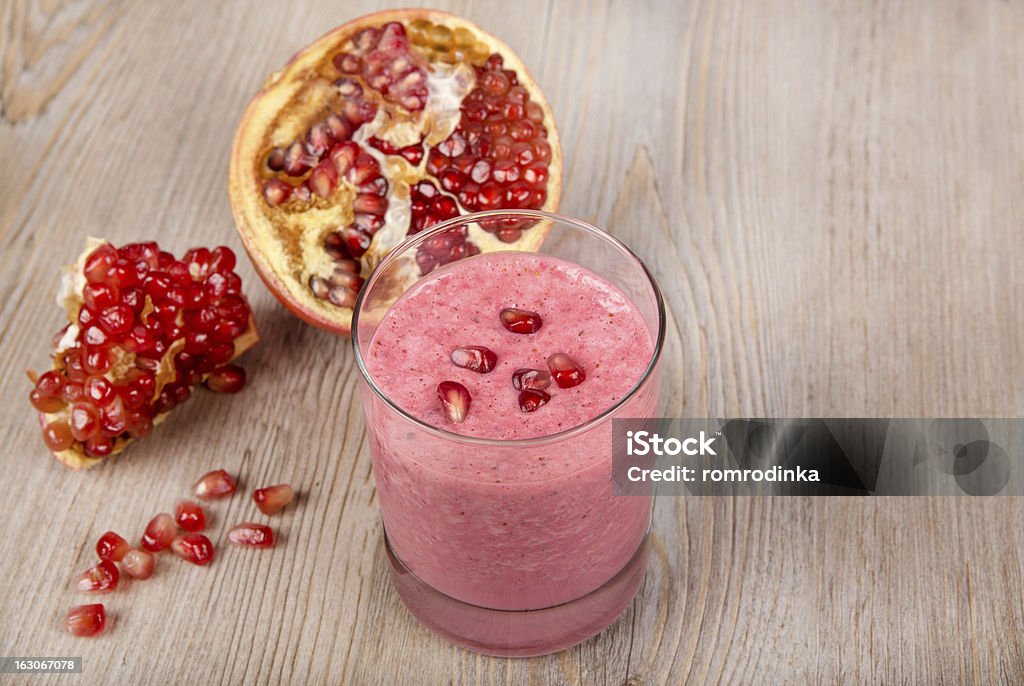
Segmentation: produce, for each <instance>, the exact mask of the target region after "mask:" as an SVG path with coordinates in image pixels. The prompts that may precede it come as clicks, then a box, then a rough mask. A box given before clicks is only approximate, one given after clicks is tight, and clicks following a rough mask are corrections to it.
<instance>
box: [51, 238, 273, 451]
mask: <svg viewBox="0 0 1024 686" xmlns="http://www.w3.org/2000/svg"><path fill="white" fill-rule="evenodd" d="M107 242H108V241H105V240H103V239H100V238H93V237H91V236H90V237H89V238H88V239H87V240H86V248H85V250H84V251H83V252H82V254H81V255H80V256H79V258H78V259H77V260H76V261H75V263H74V264H73V265H71V266H67V267H64V275H63V278H62V281H61V288H60V291H59V292H58V294H57V304H58V305H60V306H61V307H62V308H64V311H65V312H66V313H67V315H68V321H69V322H70V323H74V322H76V321H77V319H78V311H79V309H80V308H81V304H82V298H81V294H82V287H83V286H84V285H85V278H84V277H81V279H79V278H78V277H80V276H81V274H82V265H84V264H85V258H87V257H88V256H89V255H90V254H91V253H92V252H93V251H94V250H95V249H96V248H97V247H99V246H100V245H103V244H105V243H107ZM241 297H242V299H243V300H245V301H246V303H247V304H248V302H249V301H248V299H246V298H245V296H244V295H241ZM249 309H250V312H251V311H252V308H251V307H250V308H249ZM259 340H260V336H259V331H258V330H257V328H256V320H255V319H254V318H253V317H252V315H250V316H249V324H248V326H247V327H246V330H245V331H243V332H242V333H241V334H240V335H239V336H238V338H236V339H235V340H234V343H233V345H234V354H233V355H232V356H231V359H232V360H234V359H236V358H238V357H239V356H240V355H242V353H244V352H246V351H247V350H249V349H250V348H252V347H253V346H254V345H256V343H258V342H259ZM184 345H185V341H184V339H179V340H177V341H175V342H174V343H172V344H171V345H170V346H168V348H167V352H166V353H164V355H163V357H162V358H160V367H159V369H158V370H157V372H156V375H155V381H156V383H155V389H154V392H153V398H156V397H158V396H159V395H160V391H162V390H163V389H164V386H166V385H167V384H168V383H170V382H171V381H173V380H174V376H175V370H174V356H175V355H176V354H177V353H179V352H180V351H181V349H182V348H183V347H184ZM62 357H63V351H61V350H58V351H57V353H56V354H55V356H54V363H53V367H52V368H53V369H57V370H60V369H62V368H63V365H62V364H61V359H62ZM115 366H116V365H115ZM207 377H209V374H206V375H204V376H203V377H202V380H201V381H200V383H202V382H203V381H205V380H206V379H207ZM65 414H66V413H65V412H63V411H62V412H56V413H49V412H40V413H39V425H40V427H45V426H46V425H47V424H49V423H50V422H53V421H56V420H57V419H61V418H63V417H64V416H65ZM169 414H170V412H162V413H160V414H158V415H156V416H154V417H153V426H156V425H158V424H160V423H162V422H163V421H164V420H165V419H167V416H168V415H169ZM133 442H134V439H132V438H130V437H118V438H117V439H115V440H114V448H113V450H112V451H111V453H110V454H109V455H104V456H103V457H92V456H90V455H87V454H86V453H85V451H84V449H83V447H82V445H81V444H79V443H75V445H73V446H72V447H70V448H68V449H67V450H61V451H57V452H54V451H50V452H51V454H52V455H53V456H54V457H55V458H57V461H58V462H60V463H61V464H63V465H64V466H65V467H67V468H69V469H71V470H73V471H80V470H83V469H89V468H91V467H95V466H96V465H98V464H99V463H100V462H103V461H104V460H107V459H110V458H112V457H114V456H115V455H117V454H118V453H120V452H121V451H123V450H124V449H125V448H127V447H128V446H129V445H130V444H131V443H133Z"/></svg>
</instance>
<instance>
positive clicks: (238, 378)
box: [206, 364, 245, 393]
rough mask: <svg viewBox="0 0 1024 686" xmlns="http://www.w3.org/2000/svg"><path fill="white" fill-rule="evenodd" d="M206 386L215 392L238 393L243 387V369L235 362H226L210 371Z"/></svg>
mask: <svg viewBox="0 0 1024 686" xmlns="http://www.w3.org/2000/svg"><path fill="white" fill-rule="evenodd" d="M206 387H207V388H209V389H210V390H211V391H216V392H217V393H238V392H239V391H240V390H242V389H243V388H244V387H245V370H244V369H242V368H241V367H239V366H238V365H237V364H226V365H224V366H223V367H218V368H217V369H214V370H213V372H211V373H210V376H209V377H207V379H206Z"/></svg>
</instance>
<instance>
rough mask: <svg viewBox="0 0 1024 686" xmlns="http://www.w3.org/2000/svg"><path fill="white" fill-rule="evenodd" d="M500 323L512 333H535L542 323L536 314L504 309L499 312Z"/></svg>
mask: <svg viewBox="0 0 1024 686" xmlns="http://www.w3.org/2000/svg"><path fill="white" fill-rule="evenodd" d="M501 323H502V324H504V326H505V328H506V329H508V330H509V331H511V332H512V333H536V332H537V331H540V327H541V326H542V325H543V323H544V322H543V321H541V318H540V315H539V314H537V313H536V312H531V311H529V310H518V309H516V308H514V307H506V308H505V309H504V310H502V311H501Z"/></svg>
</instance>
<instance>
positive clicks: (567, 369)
mask: <svg viewBox="0 0 1024 686" xmlns="http://www.w3.org/2000/svg"><path fill="white" fill-rule="evenodd" d="M548 369H550V370H551V376H552V377H554V379H555V383H556V384H558V387H559V388H572V387H573V386H579V385H580V384H581V383H583V382H584V381H585V380H586V378H587V375H586V373H585V372H584V371H583V367H581V366H580V364H579V363H578V362H576V360H574V359H572V358H571V357H569V356H568V355H566V354H565V353H555V354H554V355H551V356H550V357H548Z"/></svg>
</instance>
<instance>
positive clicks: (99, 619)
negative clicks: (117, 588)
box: [64, 603, 107, 636]
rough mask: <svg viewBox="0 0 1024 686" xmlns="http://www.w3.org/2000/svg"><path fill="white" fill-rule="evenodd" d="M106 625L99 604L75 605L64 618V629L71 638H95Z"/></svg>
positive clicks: (105, 618)
mask: <svg viewBox="0 0 1024 686" xmlns="http://www.w3.org/2000/svg"><path fill="white" fill-rule="evenodd" d="M106 624H107V615H106V612H105V610H104V609H103V605H102V604H100V603H94V604H91V605H76V606H75V607H73V608H71V609H70V610H69V611H68V613H67V615H66V616H65V617H64V629H65V630H66V631H67V632H68V633H69V634H71V635H72V636H95V635H96V634H99V633H101V632H102V631H103V629H104V628H105V627H106Z"/></svg>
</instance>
